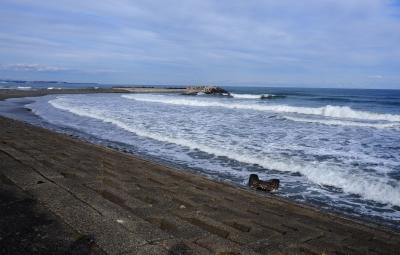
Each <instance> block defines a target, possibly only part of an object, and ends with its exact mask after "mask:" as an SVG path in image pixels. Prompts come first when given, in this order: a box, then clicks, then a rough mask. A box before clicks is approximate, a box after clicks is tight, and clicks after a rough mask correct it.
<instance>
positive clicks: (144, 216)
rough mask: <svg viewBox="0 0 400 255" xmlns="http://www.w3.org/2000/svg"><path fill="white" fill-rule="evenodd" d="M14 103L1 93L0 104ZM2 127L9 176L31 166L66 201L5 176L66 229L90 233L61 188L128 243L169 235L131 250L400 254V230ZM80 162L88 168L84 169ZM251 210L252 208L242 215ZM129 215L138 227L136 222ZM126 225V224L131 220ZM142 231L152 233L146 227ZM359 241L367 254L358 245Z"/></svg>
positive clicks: (55, 136)
mask: <svg viewBox="0 0 400 255" xmlns="http://www.w3.org/2000/svg"><path fill="white" fill-rule="evenodd" d="M27 92H30V91H24V92H23V93H21V94H19V95H21V96H20V97H28V96H32V95H27V94H28V93H27ZM57 92H60V91H57ZM76 93H79V91H77V92H76ZM88 93H90V92H88ZM93 93H97V92H93ZM102 93H104V92H102ZM52 94H53V93H52ZM54 94H61V93H54ZM10 95H12V93H11V94H10ZM37 95H38V96H39V95H42V94H40V93H39V94H37ZM33 96H34V95H33ZM4 97H5V96H4V95H1V96H0V99H4ZM9 97H13V96H9ZM0 125H1V131H0V134H1V135H0V137H1V141H0V142H1V146H0V154H1V155H2V161H1V162H2V164H6V166H7V164H9V166H8V167H4V165H3V166H2V168H1V169H2V170H7V169H12V167H11V168H10V166H14V167H15V166H16V165H18V164H23V165H25V166H27V167H29V168H31V170H30V171H29V170H26V169H25V170H24V171H25V173H27V174H28V175H27V176H30V177H34V178H38V179H41V180H42V179H44V180H43V181H45V183H49V185H50V186H51V187H46V185H45V186H44V187H45V188H43V189H45V190H47V189H50V190H52V191H54V192H55V193H56V195H54V196H53V195H52V194H45V192H44V191H43V192H41V190H40V189H42V187H43V184H37V183H36V184H35V183H32V180H31V178H27V177H26V176H19V175H18V174H14V173H12V172H9V171H2V172H0V173H2V174H3V175H5V176H6V177H7V178H8V179H10V180H11V181H12V182H13V183H14V184H16V185H17V186H18V187H20V188H21V189H22V190H24V191H29V192H32V193H33V194H34V196H35V199H37V200H38V201H40V202H43V203H44V204H45V205H46V207H47V208H48V209H49V210H50V211H51V212H53V213H55V214H56V215H58V216H59V217H60V220H61V221H62V222H64V223H67V224H68V225H72V228H73V229H74V230H76V231H77V232H79V233H81V232H83V233H85V232H87V231H86V228H88V229H90V227H89V226H86V225H85V224H84V223H79V222H78V223H74V222H73V221H72V218H73V217H74V216H73V215H71V214H68V213H67V212H68V209H66V210H64V209H60V208H59V205H58V204H57V203H56V202H55V201H54V199H55V198H57V199H60V198H65V197H66V196H67V194H64V193H63V192H62V191H60V190H64V191H65V190H66V191H68V192H69V193H68V194H70V195H72V197H68V199H67V200H66V201H68V203H72V204H73V205H74V207H77V208H78V207H79V208H81V207H85V210H83V209H82V210H81V211H80V212H79V213H81V214H82V217H83V218H85V219H87V220H91V221H93V219H91V218H90V217H89V218H88V215H87V214H88V213H94V212H93V210H94V211H95V212H98V213H99V214H100V215H101V217H100V218H101V219H100V218H99V219H98V222H93V223H94V225H95V226H99V225H98V224H100V223H99V222H102V221H103V220H105V221H107V222H109V221H110V226H109V227H110V228H117V229H118V231H122V230H119V227H121V226H120V225H122V227H123V228H126V229H128V230H129V231H128V232H129V233H125V234H124V235H128V236H131V235H132V234H133V235H134V236H138V237H141V236H142V235H144V234H145V233H144V232H146V230H143V229H147V228H150V229H155V231H161V233H162V234H160V233H159V234H158V235H160V236H162V237H160V238H159V239H157V240H158V241H155V245H154V244H150V243H154V240H151V241H149V239H146V238H148V237H141V238H139V239H143V240H142V243H141V244H134V245H133V244H132V245H133V246H135V247H129V248H127V247H125V246H121V247H119V249H120V250H122V251H134V250H135V249H136V250H135V251H137V250H138V249H159V250H160V251H163V252H164V251H171V249H172V248H173V247H175V246H174V245H176V244H178V243H179V244H181V243H183V244H184V245H181V246H182V247H186V248H185V249H190V250H192V251H195V252H197V253H199V254H208V253H217V252H222V251H225V252H242V253H243V254H257V253H261V254H262V253H263V252H262V251H263V250H264V252H266V251H268V252H271V253H273V252H282V253H283V254H285V252H286V253H288V254H291V253H293V254H294V253H298V254H310V253H316V254H321V253H322V252H327V254H330V253H333V252H342V253H345V254H356V253H357V252H358V253H360V254H363V253H366V252H372V251H374V250H375V251H376V252H378V253H379V252H383V253H387V254H395V252H397V251H398V249H399V248H400V233H398V232H397V231H394V230H392V229H388V228H386V227H383V226H381V225H377V224H375V223H368V222H362V221H358V220H354V219H349V218H347V217H345V216H342V215H338V214H337V213H331V212H327V211H323V210H319V209H318V208H315V207H312V206H309V205H304V204H299V203H295V202H293V201H289V200H288V199H284V198H279V197H276V196H274V195H269V194H262V195H261V194H259V193H258V192H255V191H252V190H248V189H245V188H243V187H237V186H233V185H231V184H228V183H224V182H219V181H214V180H210V179H207V178H205V177H203V176H200V175H196V174H193V173H192V172H189V171H188V172H184V171H180V170H176V169H173V168H171V167H168V166H164V165H160V164H158V163H154V162H153V161H149V160H145V159H143V158H140V157H137V156H134V155H132V154H124V153H122V152H118V151H115V150H112V149H108V148H106V147H103V146H100V145H95V144H90V143H87V142H84V141H81V140H77V139H72V138H70V137H68V136H66V135H64V134H60V133H55V132H52V131H49V130H45V129H42V128H38V127H34V126H31V125H29V124H24V123H22V122H19V121H14V120H10V119H6V118H3V117H0ZM66 145H70V146H66ZM73 159H75V160H78V161H81V162H83V163H82V165H80V164H78V165H77V163H76V162H75V161H74V160H73ZM3 161H4V162H3ZM121 161H122V162H125V163H122V164H121ZM85 162H86V163H85ZM106 162H107V163H106ZM91 164H92V165H91ZM93 165H95V166H97V168H96V167H93ZM131 168H135V169H134V170H132V169H131ZM136 168H138V169H136ZM99 169H100V170H99ZM127 169H128V170H127ZM21 171H22V170H21ZM99 171H103V172H102V173H99ZM22 172H23V171H22ZM22 172H21V173H22ZM35 180H36V179H35ZM49 185H47V186H49ZM138 191H140V192H139V193H141V192H143V193H144V194H145V195H144V196H143V194H139V193H138ZM157 191H158V192H157ZM160 191H162V193H161V194H160ZM89 194H90V195H89ZM74 197H75V200H76V198H78V200H76V201H75V200H74ZM205 198H206V199H205ZM101 203H105V204H107V206H106V207H104V206H103V205H102V204H101ZM241 203H242V204H244V205H245V206H243V208H236V207H237V205H238V204H241ZM150 205H151V206H150ZM246 208H247V209H246ZM249 208H250V209H249ZM129 216H134V218H135V220H133V222H132V220H131V219H129ZM71 217H72V218H71ZM124 217H126V218H124ZM103 218H104V219H103ZM118 218H124V219H122V221H123V223H120V222H118ZM127 222H128V223H127ZM125 223H127V224H125ZM135 224H136V225H135ZM137 224H139V225H140V226H142V225H143V226H146V227H144V228H143V229H139V228H137ZM135 226H136V228H135ZM95 230H96V229H93V231H89V232H94V233H95V235H98V236H97V238H99V237H100V239H99V240H102V241H98V242H96V245H98V246H99V247H100V248H101V249H102V250H103V251H105V252H106V253H110V254H111V253H113V250H112V249H111V248H110V247H109V246H108V245H110V243H113V242H114V241H115V242H116V241H117V240H114V239H113V238H112V237H111V236H110V235H107V234H101V233H97V232H96V231H95ZM122 232H123V231H122ZM122 232H121V233H122ZM164 232H165V233H164ZM194 232H196V233H194ZM349 233H350V234H349ZM124 235H122V234H121V238H123V237H122V236H124ZM187 236H190V238H188V237H187ZM101 238H103V239H101ZM108 238H109V239H108ZM150 239H151V238H150ZM107 240H109V241H107ZM122 240H126V238H124V239H122ZM169 240H174V241H169ZM332 240H333V241H332ZM107 242H109V244H107ZM171 243H174V245H171ZM322 244H324V245H322ZM356 244H357V245H359V247H354V246H357V245H356ZM114 248H115V247H114ZM174 249H175V248H174ZM197 253H195V254H197ZM144 254H158V253H151V252H148V253H144ZM160 254H163V253H160Z"/></svg>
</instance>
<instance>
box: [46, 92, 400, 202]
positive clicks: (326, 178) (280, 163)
mask: <svg viewBox="0 0 400 255" xmlns="http://www.w3.org/2000/svg"><path fill="white" fill-rule="evenodd" d="M49 103H50V104H51V105H52V106H54V107H56V108H58V109H61V110H65V111H68V112H71V113H73V114H76V115H79V116H84V117H89V118H94V119H98V120H101V121H104V122H108V123H112V124H114V125H116V126H118V127H120V128H122V129H125V130H127V131H129V132H132V133H135V134H137V135H139V136H143V137H147V138H151V139H154V140H158V141H161V142H166V143H174V144H177V145H180V146H185V147H188V148H190V149H197V150H201V151H203V152H206V153H209V154H214V155H216V156H222V157H227V158H230V159H233V160H237V161H240V162H244V163H248V164H257V165H260V166H262V167H264V168H268V169H275V170H278V171H285V172H298V173H300V174H302V175H303V176H305V177H306V178H308V180H310V181H312V182H314V183H317V184H320V185H329V186H334V187H338V188H341V189H342V190H343V191H344V192H345V193H351V194H357V195H360V196H362V197H363V198H365V199H368V200H374V201H378V202H382V203H388V204H392V205H397V206H400V186H399V185H398V184H397V185H396V186H391V185H390V184H388V183H387V182H386V181H387V179H385V178H378V177H374V176H372V175H369V174H368V173H365V174H363V173H353V172H350V170H346V169H343V168H342V167H340V166H337V167H336V166H332V165H328V164H324V163H316V162H315V163H308V164H307V165H305V164H304V163H302V162H296V161H294V160H292V159H288V160H283V159H279V160H276V159H273V158H270V157H268V156H266V155H264V154H263V155H262V156H257V155H253V154H252V155H245V154H243V153H242V151H238V150H234V149H227V148H220V147H218V148H215V147H212V146H209V145H206V144H202V143H199V142H195V141H192V140H188V139H181V138H176V137H171V136H169V135H165V134H157V133H153V132H149V131H148V130H146V129H140V128H137V127H135V126H133V125H129V124H127V123H125V122H124V121H123V119H116V118H112V117H110V116H107V113H106V112H104V111H96V110H95V109H90V108H83V107H74V106H73V105H70V104H68V103H65V102H63V100H62V98H58V99H53V100H50V101H49ZM385 180H386V181H385Z"/></svg>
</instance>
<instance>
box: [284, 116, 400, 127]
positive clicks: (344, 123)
mask: <svg viewBox="0 0 400 255" xmlns="http://www.w3.org/2000/svg"><path fill="white" fill-rule="evenodd" d="M283 117H284V118H285V119H287V120H291V121H297V122H306V123H318V124H324V125H333V126H353V127H371V128H396V127H400V123H367V122H356V121H346V120H327V119H306V118H297V117H290V116H283Z"/></svg>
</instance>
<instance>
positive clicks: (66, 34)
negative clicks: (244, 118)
mask: <svg viewBox="0 0 400 255" xmlns="http://www.w3.org/2000/svg"><path fill="white" fill-rule="evenodd" d="M1 78H3V79H21V80H60V81H69V82H99V83H108V84H176V85H193V84H215V85H246V86H247V85H248V86H301V87H339V88H395V89H400V1H398V0H396V1H395V0H303V1H297V0H280V1H276V0H262V1H259V0H252V1H248V0H241V1H239V0H218V1H217V0H184V1H183V0H181V1H176V0H168V1H165V0H143V1H142V0H135V1H133V0H131V1H128V0H101V1H99V0H40V1H39V0H0V79H1Z"/></svg>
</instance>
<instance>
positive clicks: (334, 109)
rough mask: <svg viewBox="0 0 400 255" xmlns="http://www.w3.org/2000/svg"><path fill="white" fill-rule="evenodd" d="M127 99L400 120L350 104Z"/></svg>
mask: <svg viewBox="0 0 400 255" xmlns="http://www.w3.org/2000/svg"><path fill="white" fill-rule="evenodd" d="M122 97H124V98H127V99H133V100H137V101H144V102H153V103H163V104H171V105H184V106H192V107H223V108H229V109H243V110H255V111H272V112H279V113H299V114H307V115H319V116H324V117H333V118H344V119H358V120H372V121H379V120H383V121H391V122H400V115H395V114H383V113H373V112H367V111H358V110H354V109H352V108H350V107H348V106H333V105H326V106H323V107H315V108H313V107H300V106H289V105H266V104H246V103H225V102H218V101H210V100H207V101H206V100H197V99H196V100H194V99H180V98H176V97H175V98H173V97H167V96H147V95H144V96H143V95H122Z"/></svg>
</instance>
